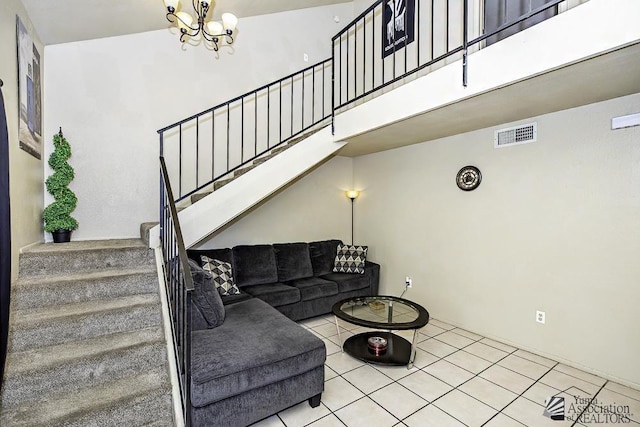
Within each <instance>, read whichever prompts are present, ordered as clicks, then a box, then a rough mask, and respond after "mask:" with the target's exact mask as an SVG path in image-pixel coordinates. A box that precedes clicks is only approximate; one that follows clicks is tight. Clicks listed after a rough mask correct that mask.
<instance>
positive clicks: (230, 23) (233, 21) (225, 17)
mask: <svg viewBox="0 0 640 427" xmlns="http://www.w3.org/2000/svg"><path fill="white" fill-rule="evenodd" d="M222 25H223V26H224V29H225V30H227V31H231V32H234V31H235V30H236V25H238V18H236V16H235V15H234V14H233V13H223V14H222Z"/></svg>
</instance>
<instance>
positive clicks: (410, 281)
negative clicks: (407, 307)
mask: <svg viewBox="0 0 640 427" xmlns="http://www.w3.org/2000/svg"><path fill="white" fill-rule="evenodd" d="M404 284H405V286H406V287H407V288H410V287H412V286H413V279H412V278H411V277H409V276H407V277H406V278H405V279H404Z"/></svg>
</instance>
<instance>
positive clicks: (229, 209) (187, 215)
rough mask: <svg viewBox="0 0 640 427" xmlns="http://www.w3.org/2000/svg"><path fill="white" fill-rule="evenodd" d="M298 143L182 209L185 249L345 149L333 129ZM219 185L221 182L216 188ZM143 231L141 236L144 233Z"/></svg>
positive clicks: (154, 239) (154, 235) (152, 242)
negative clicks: (334, 135)
mask: <svg viewBox="0 0 640 427" xmlns="http://www.w3.org/2000/svg"><path fill="white" fill-rule="evenodd" d="M297 142H298V141H295V140H294V143H293V144H291V143H290V144H287V145H283V146H282V147H281V148H280V149H279V151H278V152H276V153H275V154H277V155H275V154H274V153H271V154H270V156H271V157H270V158H269V161H263V162H260V163H258V164H257V165H259V167H254V166H256V165H251V166H250V167H251V169H250V170H248V171H246V172H243V173H241V174H239V175H238V176H235V177H233V179H231V180H230V181H228V182H226V183H225V185H224V186H222V187H219V188H217V189H216V190H215V191H213V192H212V193H209V194H206V195H204V197H202V198H198V201H197V203H193V204H191V205H189V206H186V207H183V208H178V209H179V210H180V212H179V215H178V216H179V218H180V226H181V228H182V235H183V238H184V244H185V246H186V247H191V246H193V245H195V244H197V243H198V242H199V241H201V240H203V239H204V238H206V237H207V236H209V235H211V234H212V233H214V232H215V231H217V230H219V229H221V228H222V227H224V226H225V225H226V224H228V223H229V222H231V221H233V220H234V219H235V218H237V217H238V216H239V215H241V214H242V213H244V212H246V211H247V210H249V209H251V208H252V207H253V206H255V205H256V204H258V203H260V202H262V201H263V200H265V199H266V198H267V197H269V196H270V195H272V194H274V193H276V192H277V191H278V190H280V189H281V188H283V187H284V186H286V185H287V184H289V183H290V182H291V181H293V180H294V179H296V178H297V177H299V176H301V175H303V174H304V173H305V172H307V171H308V170H310V169H312V168H313V167H315V166H317V165H318V164H320V163H321V162H322V161H323V160H325V159H327V158H329V157H331V156H333V155H335V153H336V152H337V151H339V150H340V149H341V148H342V147H344V145H345V142H341V141H340V142H334V141H333V137H332V135H331V129H330V126H325V127H323V128H322V129H320V130H319V131H317V132H314V133H312V134H310V135H306V136H305V138H304V139H303V140H301V141H300V143H297ZM285 148H286V149H285ZM276 150H278V149H276ZM239 170H240V169H239ZM217 182H219V181H216V182H214V183H213V185H214V186H215V185H216V183H217ZM238 195H242V197H238ZM143 227H144V225H143ZM143 227H141V232H144V229H143ZM159 228H160V227H158V226H155V227H153V228H151V229H150V230H149V231H148V233H149V237H148V244H149V246H150V247H152V248H153V247H157V246H158V245H159V235H160V231H159Z"/></svg>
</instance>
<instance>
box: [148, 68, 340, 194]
mask: <svg viewBox="0 0 640 427" xmlns="http://www.w3.org/2000/svg"><path fill="white" fill-rule="evenodd" d="M331 63H332V61H331V59H327V60H324V61H321V62H319V63H317V64H315V65H312V66H310V67H307V68H305V69H304V70H301V71H298V72H296V73H293V74H290V75H288V76H286V77H283V78H281V79H279V80H276V81H275V82H273V83H269V84H266V85H264V86H261V87H259V88H258V89H255V90H252V91H250V92H247V93H245V94H244V95H240V96H238V97H236V98H233V99H231V100H229V101H226V102H224V103H222V104H220V105H217V106H215V107H213V108H210V109H208V110H205V111H202V112H200V113H198V114H195V115H193V116H191V117H188V118H186V119H184V120H180V121H179V122H176V123H174V124H172V125H169V126H166V127H164V128H162V129H160V130H158V133H159V135H160V155H161V156H163V157H164V158H165V159H166V162H167V172H168V174H169V177H170V180H171V182H172V183H173V188H174V189H175V190H176V193H175V196H176V199H175V200H176V202H179V201H181V200H183V199H185V198H187V197H189V196H191V195H192V194H195V193H197V192H199V191H201V190H203V189H205V188H206V187H208V186H211V184H212V183H213V182H215V181H216V180H218V179H221V178H223V177H225V176H228V175H229V174H231V173H232V172H234V171H236V170H238V169H240V168H242V167H243V166H246V165H248V164H250V163H251V162H252V161H253V160H255V159H256V158H257V157H260V156H262V155H264V154H265V153H267V152H268V151H270V150H272V149H273V148H276V147H278V146H280V145H284V144H286V143H287V142H288V141H290V140H292V139H293V138H295V137H297V136H300V135H302V134H304V133H305V132H307V131H310V130H311V129H312V128H314V127H316V126H319V125H320V124H322V123H324V122H325V121H327V119H329V118H330V117H331V112H332V105H331V80H330V79H331Z"/></svg>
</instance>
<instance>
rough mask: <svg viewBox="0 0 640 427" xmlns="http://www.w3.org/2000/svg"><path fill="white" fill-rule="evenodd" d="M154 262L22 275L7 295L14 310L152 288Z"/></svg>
mask: <svg viewBox="0 0 640 427" xmlns="http://www.w3.org/2000/svg"><path fill="white" fill-rule="evenodd" d="M157 277H158V275H157V272H156V268H155V266H152V265H148V266H147V265H143V266H141V267H129V268H116V269H113V268H107V269H101V270H96V271H89V272H78V273H72V274H66V275H51V276H24V277H19V278H18V280H17V281H16V283H15V285H14V287H13V289H12V296H11V304H12V306H13V309H14V310H22V309H28V308H36V307H44V306H47V305H52V304H65V303H70V302H84V301H90V300H99V299H100V300H104V299H110V298H116V297H123V296H128V295H137V294H143V293H151V292H155V291H156V290H157V289H158V279H157Z"/></svg>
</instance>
